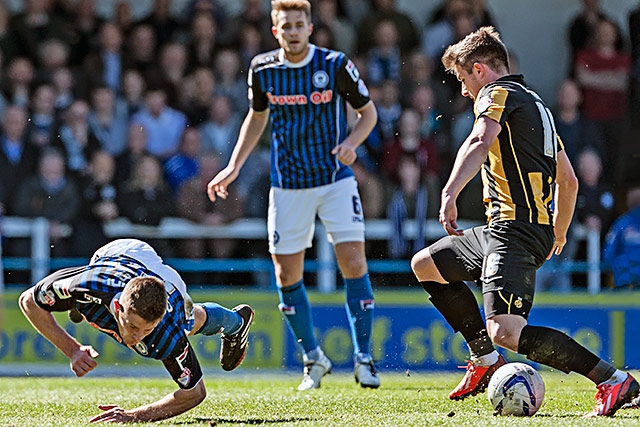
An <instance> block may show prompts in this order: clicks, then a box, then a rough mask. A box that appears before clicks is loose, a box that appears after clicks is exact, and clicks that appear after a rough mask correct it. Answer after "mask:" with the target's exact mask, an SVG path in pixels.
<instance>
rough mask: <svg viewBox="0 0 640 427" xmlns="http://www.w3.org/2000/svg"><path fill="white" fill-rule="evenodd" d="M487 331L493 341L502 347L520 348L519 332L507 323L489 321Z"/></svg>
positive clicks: (513, 349) (514, 349)
mask: <svg viewBox="0 0 640 427" xmlns="http://www.w3.org/2000/svg"><path fill="white" fill-rule="evenodd" d="M487 333H488V334H489V338H491V341H492V342H493V343H494V344H496V345H499V346H500V347H503V348H506V349H509V350H512V351H516V349H517V348H518V338H519V336H520V334H519V332H517V331H515V330H514V329H513V328H510V327H508V326H506V325H502V324H500V323H498V322H493V324H490V322H487Z"/></svg>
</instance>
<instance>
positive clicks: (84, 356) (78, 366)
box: [71, 345, 100, 377]
mask: <svg viewBox="0 0 640 427" xmlns="http://www.w3.org/2000/svg"><path fill="white" fill-rule="evenodd" d="M98 356H100V354H99V353H98V352H97V351H96V350H95V349H94V348H93V347H91V346H90V345H83V346H81V347H80V348H79V349H78V350H77V351H76V352H75V353H73V355H71V370H72V371H73V373H74V374H76V376H78V377H82V376H84V375H86V374H88V373H89V372H91V371H93V369H94V368H95V367H96V366H98V362H96V361H95V360H94V359H96V358H97V357H98Z"/></svg>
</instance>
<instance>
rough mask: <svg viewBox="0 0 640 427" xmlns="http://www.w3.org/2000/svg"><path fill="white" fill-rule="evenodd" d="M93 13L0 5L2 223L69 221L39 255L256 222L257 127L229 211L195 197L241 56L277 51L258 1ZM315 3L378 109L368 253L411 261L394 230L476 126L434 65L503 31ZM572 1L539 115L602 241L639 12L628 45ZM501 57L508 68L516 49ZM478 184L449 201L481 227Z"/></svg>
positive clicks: (260, 207) (213, 153)
mask: <svg viewBox="0 0 640 427" xmlns="http://www.w3.org/2000/svg"><path fill="white" fill-rule="evenodd" d="M96 2H97V0H24V2H23V7H22V9H21V10H20V11H19V12H14V11H12V10H11V9H9V8H8V6H7V5H6V4H5V3H3V2H0V124H1V129H0V131H1V135H0V213H2V214H4V215H16V216H25V217H36V216H44V217H46V218H48V219H50V220H51V221H52V224H54V227H53V228H52V229H53V230H55V224H63V223H64V224H72V225H73V230H74V232H73V236H72V238H66V239H65V238H58V237H57V236H56V235H55V231H54V232H53V234H52V242H53V247H52V250H53V255H54V256H79V257H88V256H90V254H91V253H92V252H93V250H95V249H96V248H98V247H99V246H101V245H102V244H103V243H104V242H105V240H106V237H105V236H104V234H103V232H102V225H103V224H104V223H105V222H107V221H111V220H113V219H115V218H118V217H126V218H128V219H129V220H130V221H131V222H132V223H135V224H146V225H157V224H158V223H159V222H160V221H161V219H162V218H163V217H165V216H181V217H184V218H187V219H189V220H192V221H194V222H197V223H201V224H207V225H217V224H225V223H228V222H230V221H233V220H235V219H237V218H239V217H243V216H244V217H247V216H255V217H260V218H263V217H264V216H265V215H266V209H267V198H268V178H267V176H268V171H269V155H268V130H267V131H266V132H265V136H264V137H263V141H262V142H261V144H260V146H259V148H258V149H257V150H255V151H254V153H253V154H252V155H251V157H250V158H249V160H248V164H247V165H246V166H245V169H246V170H245V171H244V172H243V174H242V175H241V178H240V179H239V180H238V181H237V182H236V183H235V184H234V189H233V200H232V201H226V202H219V201H218V202H216V203H211V202H209V201H208V200H206V196H205V186H206V182H207V181H208V180H209V179H210V178H211V177H212V176H213V175H214V174H215V173H216V172H217V171H218V170H219V168H220V167H221V165H225V164H226V163H227V160H228V159H229V157H230V155H231V150H232V149H233V146H234V144H235V141H236V137H237V134H238V132H239V128H240V125H241V119H242V117H243V116H244V114H245V113H246V111H247V109H248V108H249V104H248V100H247V82H246V77H247V76H246V71H247V69H248V67H249V61H250V60H251V58H252V57H253V56H254V55H255V54H257V53H259V52H261V51H265V50H270V49H273V48H275V47H276V46H277V45H276V42H275V40H274V38H273V36H272V35H271V29H270V22H271V21H270V18H269V2H268V1H262V0H244V1H242V2H240V3H241V4H242V5H241V6H240V11H239V13H238V12H236V13H233V14H231V13H229V10H228V6H229V5H228V4H226V3H230V2H223V1H217V0H190V1H188V2H187V6H186V7H185V8H184V10H183V11H182V13H180V14H175V13H173V12H172V10H173V9H172V2H171V0H156V1H155V2H153V4H154V6H153V10H152V11H151V12H150V14H148V16H144V17H142V18H139V19H135V18H134V16H133V14H132V9H131V3H130V2H128V1H119V2H116V4H115V6H114V10H113V14H112V15H111V17H110V18H109V19H106V18H104V17H102V16H100V15H98V13H97V12H96ZM311 2H312V5H313V22H314V32H313V34H312V42H313V43H315V44H317V45H319V46H324V47H329V48H335V49H339V50H342V51H344V52H345V53H346V54H347V55H348V56H349V57H350V58H351V59H353V61H354V62H355V63H356V65H357V66H358V68H359V70H360V72H361V74H363V76H364V80H365V82H367V85H368V87H369V90H370V93H371V98H372V99H373V100H374V102H375V103H376V106H377V110H378V116H379V122H378V125H377V127H376V129H375V130H374V132H373V133H372V134H371V136H370V137H369V138H368V139H367V140H366V141H365V143H364V144H363V145H362V146H361V147H360V148H359V150H358V155H359V160H358V163H357V164H356V165H355V166H354V170H355V172H356V175H357V179H358V181H359V183H360V187H361V194H362V199H363V205H364V206H365V215H366V217H367V218H388V219H390V220H391V223H392V224H393V227H394V230H395V232H394V236H396V238H394V239H390V240H389V241H388V242H386V243H385V245H386V247H385V248H384V249H383V250H382V251H379V256H385V257H391V258H408V257H410V255H411V253H413V252H414V251H415V250H416V249H418V248H420V247H423V246H424V245H425V242H426V241H427V240H429V236H427V235H425V231H424V230H423V229H422V228H420V229H419V230H418V236H417V239H416V241H404V240H403V239H402V238H398V236H401V227H402V223H403V220H404V219H407V218H424V217H425V215H426V217H428V218H436V217H437V210H438V207H439V189H440V188H441V185H442V184H443V180H444V179H445V178H446V177H447V176H448V174H449V171H450V168H451V165H452V159H453V158H454V156H455V153H456V150H457V149H458V147H459V145H460V144H461V143H462V142H463V141H462V140H463V138H464V136H466V135H467V134H468V132H469V130H470V128H471V126H472V125H473V120H474V116H473V109H472V102H471V101H470V100H468V99H467V98H464V97H462V96H461V94H460V88H459V82H457V80H456V79H455V77H454V76H451V75H447V74H445V73H444V72H443V68H442V66H441V64H440V56H441V54H442V52H443V51H444V49H445V48H446V46H448V45H449V44H451V43H455V42H456V41H458V40H459V39H460V38H461V37H463V36H464V35H466V34H468V33H469V32H471V31H473V30H475V29H476V28H478V27H480V26H482V25H494V26H496V27H497V28H498V29H499V23H497V22H494V19H493V17H492V14H491V11H490V10H489V9H488V7H487V5H486V4H485V2H484V1H483V0H441V1H440V5H439V6H438V7H436V8H435V9H434V10H433V11H432V12H430V13H429V14H427V15H425V16H414V15H409V14H407V13H405V12H402V11H400V10H399V9H398V8H397V7H396V4H395V1H394V0H348V1H346V0H312V1H311ZM583 4H584V10H583V11H582V12H581V13H580V14H579V15H578V16H576V17H575V19H574V20H573V21H572V22H569V23H567V40H568V41H569V42H570V44H571V47H572V50H571V55H572V60H571V67H570V69H569V70H568V71H567V76H566V77H567V78H566V81H564V82H563V83H562V85H560V87H559V88H558V92H557V93H558V97H557V99H556V100H553V105H552V107H553V109H554V112H555V114H556V120H557V123H556V125H557V127H558V130H559V133H560V135H561V136H562V138H563V140H564V143H565V146H566V149H567V152H568V153H569V157H570V158H571V159H572V160H573V162H574V163H575V164H578V163H579V160H578V159H582V158H583V157H585V156H591V158H590V161H593V162H596V164H599V165H600V167H601V171H602V173H601V174H600V176H599V177H597V182H594V183H593V185H592V184H591V183H588V184H587V185H586V187H585V188H586V190H585V191H586V193H584V194H583V195H582V196H581V197H582V198H581V199H580V200H582V201H584V202H585V203H583V204H580V205H579V211H578V212H579V215H582V217H581V218H579V219H580V220H581V221H582V220H583V219H584V221H585V222H586V223H587V224H596V223H597V224H598V225H597V227H599V230H601V231H602V233H603V238H604V234H606V231H607V227H608V225H610V224H611V222H612V221H613V219H614V217H615V214H616V213H621V212H622V211H623V210H624V208H625V207H624V205H623V202H622V201H618V202H617V201H616V196H618V195H619V194H621V192H624V191H625V187H624V181H625V179H626V177H625V175H624V173H623V172H621V171H624V170H625V169H624V167H621V165H620V164H619V162H620V158H621V157H622V156H623V155H624V153H626V151H625V147H627V146H628V143H627V142H626V138H627V137H628V135H629V134H630V133H631V132H632V130H633V129H634V128H640V120H638V118H639V117H640V107H639V105H640V89H638V88H639V87H640V84H639V83H638V82H640V77H639V76H640V71H638V70H640V60H639V59H638V58H639V57H640V47H639V46H640V8H639V9H638V11H634V12H633V13H632V14H631V15H630V16H629V20H630V21H629V28H630V37H629V39H630V42H626V41H625V38H624V37H623V35H622V33H621V31H620V29H619V27H618V26H617V24H616V23H615V22H614V21H613V20H612V19H610V18H609V17H607V15H606V14H605V13H604V12H602V11H601V10H600V6H599V2H598V1H597V0H584V2H583ZM512 64H513V68H514V70H512V71H514V72H517V71H518V70H517V61H516V58H515V56H514V57H513V62H512ZM629 89H630V91H629ZM628 94H631V95H630V96H628ZM548 101H550V100H548ZM585 135H588V137H585ZM585 150H587V152H586V154H585ZM593 158H595V160H594V159H593ZM585 179H586V178H585ZM616 186H617V187H616ZM479 188H480V184H479V182H476V183H475V184H474V183H473V182H472V183H471V184H470V185H469V186H468V187H467V189H466V190H465V193H464V194H463V195H461V197H460V206H459V213H460V217H461V218H465V219H473V220H477V221H478V222H482V221H483V220H484V212H483V207H482V200H481V194H480V192H479V191H478V189H479ZM605 190H606V191H605ZM605 193H606V194H607V195H608V196H606V197H605V195H604V194H605ZM594 194H598V195H599V196H600V198H599V199H598V200H599V201H600V202H602V203H600V204H599V205H598V203H596V201H597V200H596V199H595V198H594V197H595V196H594ZM609 196H610V198H608V197H609ZM605 202H606V203H605ZM580 203H582V202H580ZM591 205H594V206H593V209H594V210H593V211H592V212H590V211H589V209H591ZM596 205H598V206H596ZM605 205H606V206H605ZM605 208H606V209H605ZM603 210H606V212H605V213H606V218H602V217H600V216H601V214H603V213H602V212H603ZM594 216H595V217H599V218H598V220H597V221H596V220H592V219H593V217H594ZM594 226H595V225H594ZM5 243H6V245H5V246H6V247H5V249H4V251H5V254H8V255H12V254H13V255H24V251H28V249H27V248H25V242H20V241H19V240H18V239H16V241H10V242H9V241H8V242H5ZM154 244H155V247H156V248H158V250H159V251H160V252H162V255H164V256H165V257H172V256H174V257H185V258H192V257H195V258H200V257H202V258H208V257H233V256H240V255H244V256H247V255H249V256H250V255H252V254H248V253H247V251H248V250H251V249H250V248H246V247H245V248H243V247H242V245H238V242H237V241H216V242H214V244H212V242H207V241H200V240H185V241H184V242H181V243H180V244H176V245H169V244H167V242H154ZM377 255H378V254H376V256H377Z"/></svg>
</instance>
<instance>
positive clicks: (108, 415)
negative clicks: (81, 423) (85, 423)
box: [89, 405, 135, 423]
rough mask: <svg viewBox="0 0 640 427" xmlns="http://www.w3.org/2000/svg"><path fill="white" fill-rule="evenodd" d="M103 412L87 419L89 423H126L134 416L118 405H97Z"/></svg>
mask: <svg viewBox="0 0 640 427" xmlns="http://www.w3.org/2000/svg"><path fill="white" fill-rule="evenodd" d="M98 408H99V409H102V410H103V411H104V412H103V413H101V414H99V415H96V416H95V417H93V418H91V419H90V420H89V422H90V423H128V422H131V421H135V417H134V416H133V415H131V414H129V413H128V412H127V411H126V410H124V409H122V408H121V407H119V406H118V405H98Z"/></svg>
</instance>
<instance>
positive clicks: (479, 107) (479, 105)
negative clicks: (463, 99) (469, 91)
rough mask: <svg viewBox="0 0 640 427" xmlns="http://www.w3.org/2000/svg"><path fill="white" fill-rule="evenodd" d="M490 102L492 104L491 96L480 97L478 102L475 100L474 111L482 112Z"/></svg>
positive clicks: (487, 107)
mask: <svg viewBox="0 0 640 427" xmlns="http://www.w3.org/2000/svg"><path fill="white" fill-rule="evenodd" d="M491 104H493V98H491V97H490V96H483V97H480V98H479V99H478V102H476V111H477V112H478V114H482V113H484V112H485V111H487V110H488V109H489V107H490V106H491Z"/></svg>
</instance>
